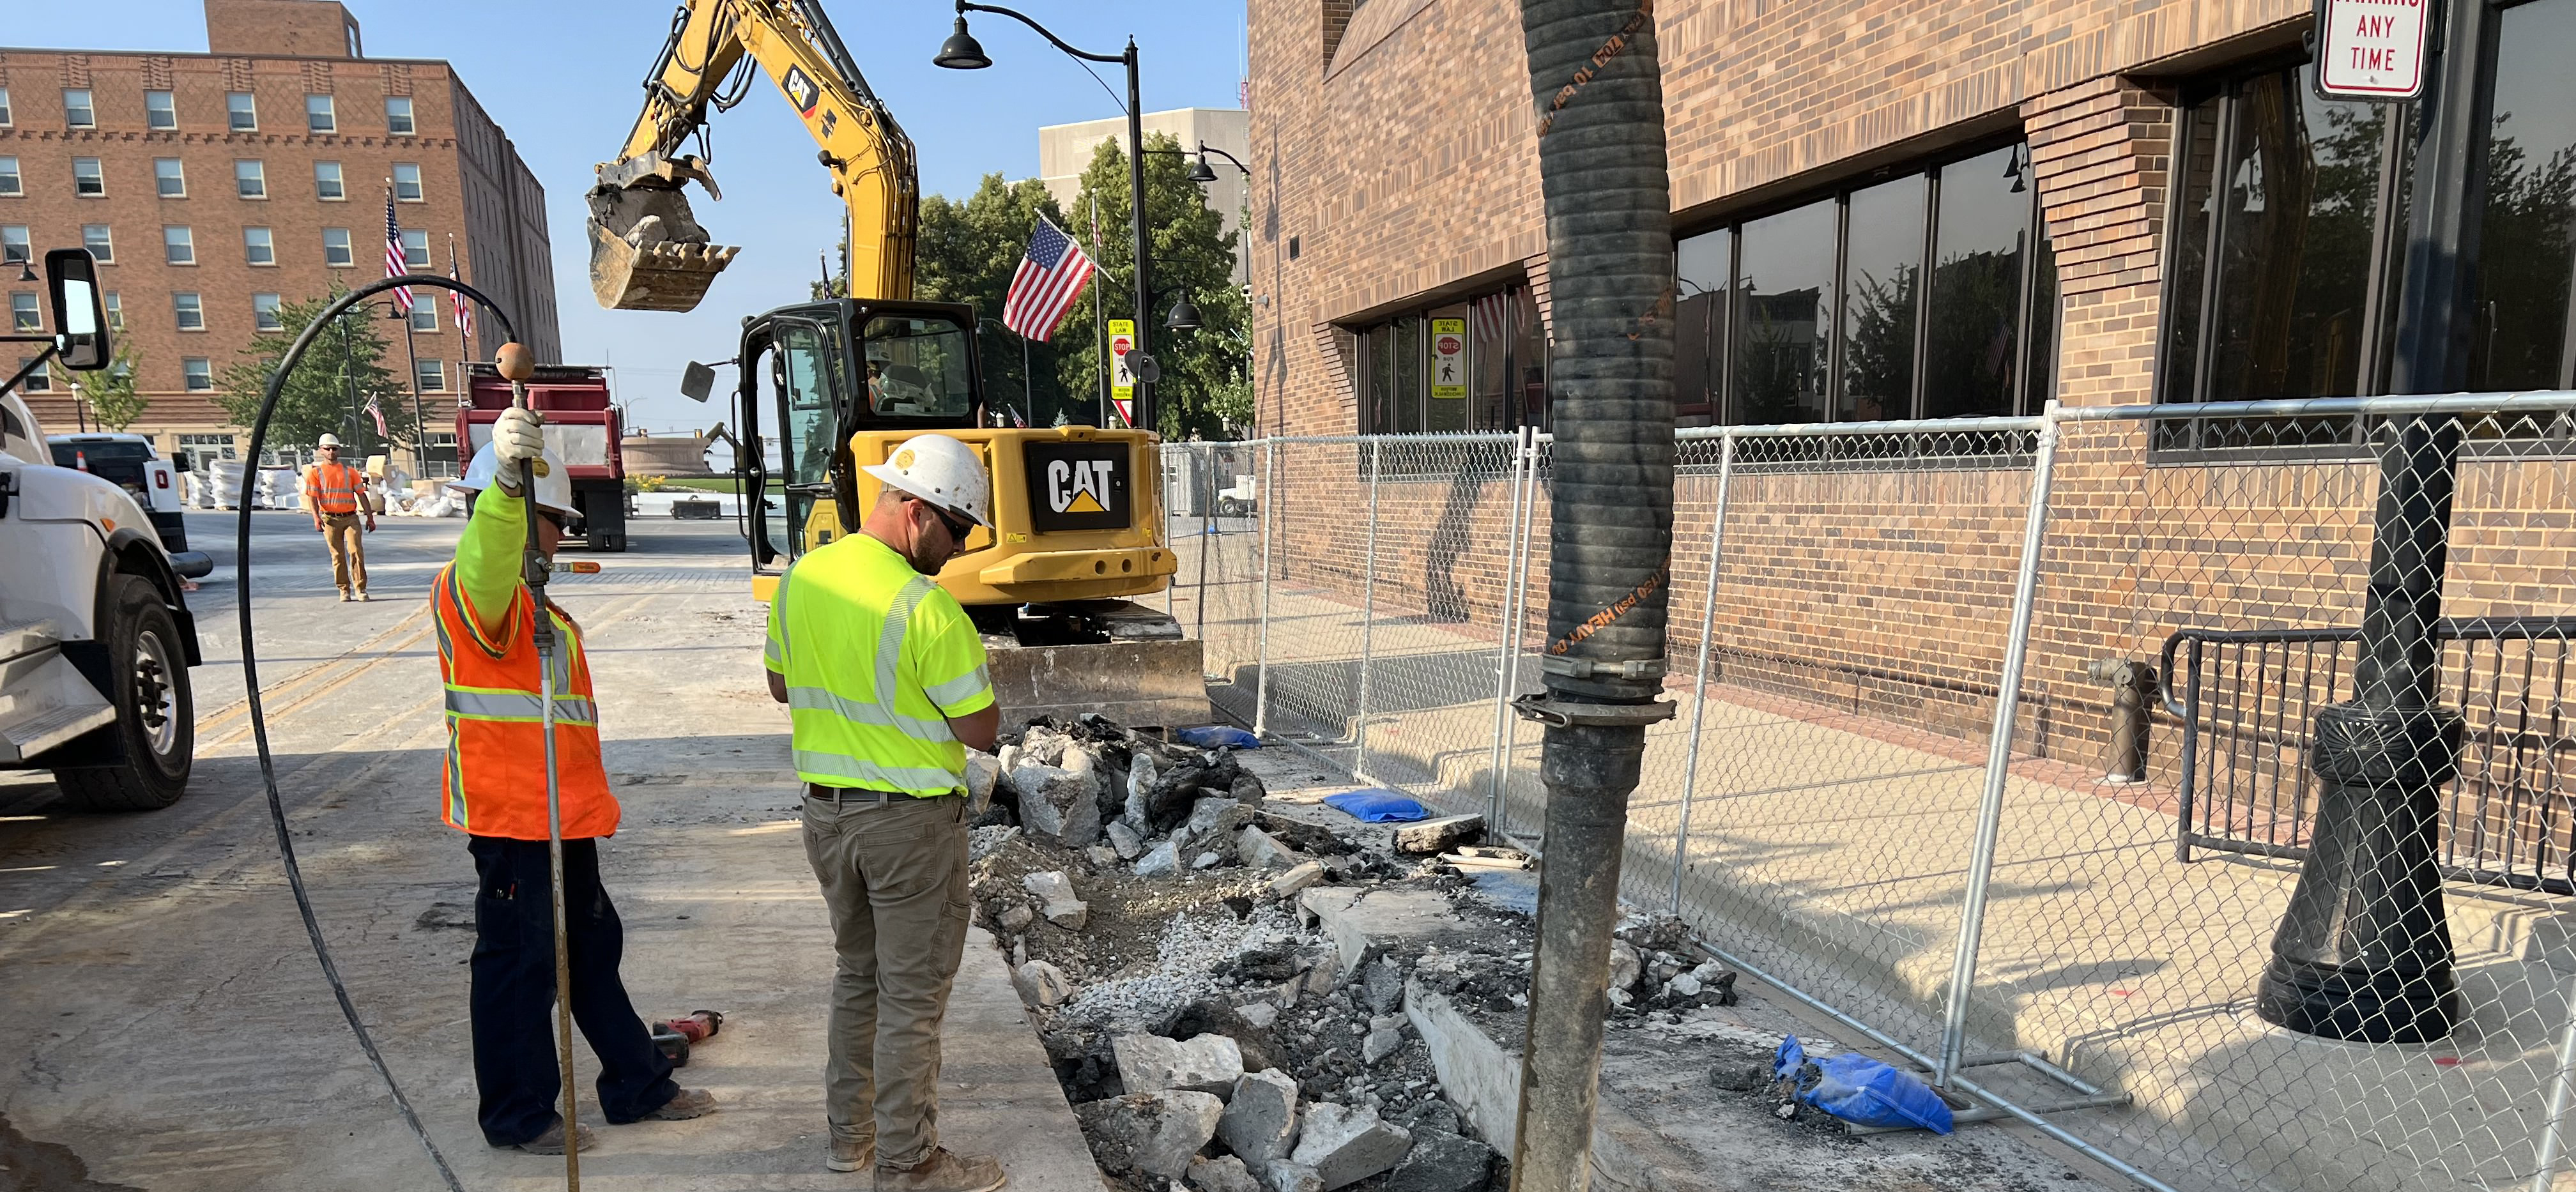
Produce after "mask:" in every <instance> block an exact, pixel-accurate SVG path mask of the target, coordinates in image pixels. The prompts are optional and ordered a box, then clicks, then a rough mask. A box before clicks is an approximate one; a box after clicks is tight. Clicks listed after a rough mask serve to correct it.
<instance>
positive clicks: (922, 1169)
mask: <svg viewBox="0 0 2576 1192" xmlns="http://www.w3.org/2000/svg"><path fill="white" fill-rule="evenodd" d="M1008 1178H1009V1177H1007V1176H1005V1175H1003V1174H1002V1161H1001V1160H999V1159H996V1158H994V1157H992V1156H991V1155H959V1154H954V1153H951V1152H950V1151H949V1149H948V1148H947V1147H935V1148H933V1149H932V1150H931V1152H930V1157H929V1158H927V1159H923V1160H922V1161H921V1162H919V1163H915V1164H913V1165H912V1166H911V1167H908V1168H905V1167H892V1166H888V1165H886V1164H882V1163H880V1164H878V1165H877V1184H876V1192H993V1190H994V1189H996V1188H999V1187H1001V1186H1002V1181H1004V1180H1005V1179H1008Z"/></svg>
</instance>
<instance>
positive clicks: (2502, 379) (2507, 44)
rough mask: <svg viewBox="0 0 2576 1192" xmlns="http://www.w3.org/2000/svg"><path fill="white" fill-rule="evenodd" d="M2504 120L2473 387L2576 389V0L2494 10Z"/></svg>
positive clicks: (2491, 160)
mask: <svg viewBox="0 0 2576 1192" xmlns="http://www.w3.org/2000/svg"><path fill="white" fill-rule="evenodd" d="M2496 16H2497V21H2498V32H2497V38H2496V69H2495V80H2496V83H2495V118H2494V123H2493V124H2492V125H2490V126H2489V127H2490V131H2489V133H2488V137H2489V139H2488V141H2487V211H2486V222H2485V227H2484V229H2483V234H2482V236H2481V238H2480V241H2481V243H2482V244H2483V245H2484V246H2485V249H2484V251H2483V252H2482V253H2481V255H2480V259H2479V261H2478V310H2477V322H2476V330H2475V334H2474V336H2473V338H2472V339H2471V340H2470V343H2469V388H2471V389H2472V390H2486V391H2500V390H2514V389H2561V388H2571V387H2576V367H2571V364H2576V362H2571V360H2570V357H2571V355H2576V353H2571V352H2570V351H2569V348H2570V344H2569V342H2568V335H2567V323H2568V293H2569V286H2570V278H2571V274H2576V253H2571V251H2570V242H2571V231H2570V225H2571V223H2576V86H2571V83H2570V80H2569V77H2568V74H2567V70H2566V66H2565V64H2564V59H2565V57H2566V54H2565V49H2566V47H2567V46H2569V45H2571V44H2576V0H2540V2H2539V3H2534V4H2523V5H2517V6H2515V7H2513V8H2508V9H2505V10H2504V11H2503V12H2500V13H2498V14H2496Z"/></svg>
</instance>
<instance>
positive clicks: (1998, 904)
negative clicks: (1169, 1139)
mask: <svg viewBox="0 0 2576 1192" xmlns="http://www.w3.org/2000/svg"><path fill="white" fill-rule="evenodd" d="M1184 562H1185V566H1187V565H1188V561H1187V560H1185V561H1184ZM1249 574H1250V575H1252V576H1255V577H1257V574H1258V572H1257V570H1255V571H1252V572H1250V573H1249ZM1247 592H1248V593H1249V595H1248V596H1247V595H1246V593H1247ZM1194 595H1195V594H1194V593H1190V592H1183V593H1180V594H1179V595H1178V596H1177V597H1176V601H1175V604H1176V611H1178V612H1179V614H1180V616H1181V619H1182V621H1183V623H1184V624H1194V623H1195V614H1196V611H1197V608H1196V603H1195V601H1194V600H1193V596H1194ZM1211 597H1212V599H1211V600H1210V603H1209V609H1208V620H1209V624H1208V629H1207V637H1208V639H1209V640H1210V642H1211V646H1210V660H1211V665H1210V670H1211V671H1212V672H1220V671H1229V669H1230V666H1229V663H1228V662H1225V661H1220V659H1221V658H1222V659H1225V660H1230V662H1231V665H1232V666H1240V667H1243V668H1245V669H1240V670H1232V671H1231V673H1232V674H1234V676H1235V677H1236V678H1237V679H1238V680H1240V681H1241V683H1242V684H1244V685H1245V686H1246V687H1247V688H1248V685H1249V683H1250V681H1251V679H1252V678H1253V675H1254V673H1255V672H1254V671H1253V670H1252V669H1250V663H1251V662H1252V661H1253V659H1254V658H1255V657H1257V654H1256V653H1255V650H1256V648H1257V645H1258V632H1259V626H1258V624H1257V622H1255V621H1253V620H1252V618H1257V616H1258V614H1259V608H1260V593H1259V586H1258V584H1257V582H1255V583H1250V584H1246V585H1242V586H1241V587H1240V588H1239V589H1214V590H1212V591H1211ZM1270 601H1271V620H1270V629H1269V637H1268V657H1269V661H1270V668H1269V669H1270V675H1271V691H1270V701H1271V702H1270V717H1271V721H1270V724H1271V728H1272V729H1273V730H1274V731H1278V732H1284V733H1291V734H1298V735H1302V736H1303V737H1305V738H1307V739H1309V740H1311V741H1314V742H1316V743H1317V748H1318V750H1319V751H1320V752H1322V753H1324V754H1325V755H1327V756H1328V757H1330V758H1332V759H1333V760H1335V761H1337V762H1340V763H1342V764H1344V765H1352V764H1359V765H1360V766H1361V767H1362V768H1363V769H1364V770H1365V772H1366V773H1367V774H1368V775H1370V776H1371V777H1372V778H1373V779H1375V780H1378V781H1384V782H1394V783H1397V784H1400V785H1403V786H1404V787H1406V788H1407V789H1409V790H1411V791H1413V792H1414V793H1416V794H1418V795H1422V796H1424V797H1425V798H1427V799H1429V800H1431V801H1433V802H1436V803H1440V804H1442V805H1444V806H1447V807H1450V808H1452V809H1455V810H1483V809H1484V805H1485V801H1486V799H1487V797H1488V795H1489V792H1490V791H1491V790H1492V789H1493V780H1494V775H1493V771H1492V766H1491V761H1490V757H1491V750H1492V741H1493V739H1494V726H1495V717H1494V709H1493V705H1492V703H1491V700H1492V698H1493V693H1494V690H1495V684H1496V679H1497V671H1496V656H1497V646H1496V643H1495V642H1494V640H1493V638H1492V635H1491V632H1490V630H1486V629H1484V628H1482V627H1471V626H1465V625H1442V624H1430V623H1425V622H1423V621H1421V620H1420V619H1418V618H1415V619H1407V618H1406V617H1405V616H1404V615H1403V610H1401V609H1394V608H1388V607H1384V606H1381V607H1379V608H1377V609H1376V610H1375V613H1376V617H1377V620H1376V623H1375V624H1374V625H1372V626H1369V627H1368V628H1367V636H1368V638H1369V654H1370V657H1371V658H1372V659H1373V660H1374V661H1373V663H1372V665H1371V667H1370V672H1371V673H1370V677H1369V680H1368V684H1367V692H1368V698H1367V700H1366V708H1367V711H1368V719H1367V721H1366V722H1365V725H1362V724H1360V723H1359V722H1357V720H1356V712H1357V709H1358V708H1359V707H1360V706H1361V701H1360V691H1361V684H1360V680H1359V678H1358V671H1359V667H1358V661H1359V658H1360V656H1361V639H1362V610H1361V609H1360V608H1359V607H1358V605H1357V603H1356V601H1353V600H1350V599H1348V598H1346V597H1344V596H1343V595H1342V594H1340V593H1330V592H1323V591H1316V590H1310V589H1304V588H1300V587H1297V586H1295V585H1291V584H1286V583H1281V584H1279V585H1277V586H1275V588H1274V589H1273V591H1272V592H1271V593H1270ZM1536 684H1537V673H1536V667H1535V665H1534V661H1533V660H1531V659H1528V658H1526V657H1525V659H1524V667H1523V673H1522V674H1521V676H1520V683H1519V685H1518V687H1517V689H1518V690H1531V689H1534V688H1535V686H1536ZM1236 696H1237V701H1238V702H1240V703H1241V704H1242V705H1243V710H1245V711H1247V712H1248V711H1249V708H1250V700H1251V693H1250V691H1249V690H1248V689H1246V690H1241V691H1238V692H1237V693H1236ZM1672 696H1673V698H1674V699H1675V701H1676V702H1677V703H1678V704H1679V705H1680V710H1681V714H1680V716H1679V717H1678V718H1677V719H1675V720H1673V721H1671V722H1667V723H1665V724H1662V725H1658V726H1655V727H1654V728H1653V729H1652V730H1650V732H1649V736H1648V748H1647V756H1646V761H1645V779H1644V782H1643V783H1642V784H1641V785H1640V787H1639V789H1638V791H1637V793H1636V796H1635V799H1634V801H1633V802H1632V803H1631V806H1630V822H1631V825H1632V829H1631V833H1630V836H1629V847H1628V855H1627V860H1626V864H1625V868H1624V872H1623V875H1622V890H1623V894H1624V895H1625V896H1626V897H1627V898H1628V899H1629V900H1630V901H1631V902H1632V903H1634V904H1636V905H1638V906H1640V907H1642V908H1645V909H1650V910H1665V909H1671V908H1672V907H1673V906H1674V901H1673V900H1674V891H1675V882H1674V875H1673V865H1674V859H1675V857H1676V856H1677V855H1678V856H1680V857H1682V858H1683V871H1682V874H1681V881H1680V883H1679V885H1680V900H1679V909H1680V910H1681V912H1682V913H1683V914H1684V916H1685V917H1686V918H1688V919H1689V920H1690V921H1691V922H1692V923H1694V924H1695V925H1697V926H1698V927H1699V928H1700V929H1701V930H1702V931H1703V932H1704V933H1705V934H1706V935H1707V937H1708V938H1709V939H1711V940H1712V941H1713V942H1715V943H1716V944H1718V945H1719V946H1721V947H1724V948H1727V949H1729V950H1732V951H1735V952H1737V953H1738V954H1740V955H1742V956H1743V957H1745V958H1746V959H1747V960H1748V961H1751V962H1752V963H1754V964H1757V965H1760V966H1762V967H1763V968H1765V969H1766V970H1768V971H1770V972H1772V973H1773V974H1774V975H1775V976H1778V977H1780V978H1782V979H1784V980H1786V981H1789V982H1790V983H1792V984H1795V985H1797V986H1799V987H1800V988H1803V989H1805V990H1806V991H1808V992H1809V993H1811V994H1814V995H1816V996H1818V997H1820V998H1822V999H1823V1000H1825V1001H1826V1002H1828V1003H1830V1004H1832V1005H1835V1006H1837V1007H1838V1008H1840V1009H1842V1010H1844V1011H1845V1012H1847V1013H1850V1014H1852V1015H1854V1016H1855V1017H1858V1018H1860V1019H1861V1020H1862V1021H1865V1022H1868V1023H1870V1024H1872V1025H1873V1026H1875V1027H1877V1028H1879V1029H1881V1030H1884V1031H1886V1032H1887V1033H1889V1034H1890V1035H1892V1036H1894V1037H1895V1038H1897V1039H1898V1040H1900V1041H1902V1042H1904V1043H1906V1044H1908V1045H1909V1046H1912V1047H1914V1048H1916V1049H1918V1050H1921V1051H1925V1052H1937V1050H1938V1043H1939V1023H1940V1016H1941V1014H1942V1011H1943V1009H1944V1007H1945V1006H1946V1004H1947V1001H1948V985H1949V977H1950V971H1951V966H1952V962H1953V958H1954V955H1955V950H1956V947H1957V943H1958V938H1959V930H1960V916H1961V907H1962V904H1963V901H1964V897H1965V891H1966V884H1967V872H1968V861H1969V855H1970V848H1971V844H1972V842H1973V839H1974V837H1975V833H1976V817H1977V807H1978V803H1979V799H1980V795H1981V793H1982V791H1983V788H1984V782H1985V766H1984V752H1985V746H1984V742H1983V741H1982V740H1981V739H1980V740H1974V741H1971V740H1962V739H1958V738H1952V737H1943V736H1937V735H1935V734H1932V733H1928V732H1923V731H1920V730H1915V729H1911V728H1907V727H1904V726H1900V725H1895V724H1891V723H1889V722H1886V721H1883V720H1875V719H1872V718H1869V717H1865V716H1861V715H1857V714H1855V713H1854V712H1853V711H1852V710H1850V709H1849V708H1847V707H1835V706H1827V705H1824V704H1821V703H1816V702H1810V701H1804V700H1799V699H1793V698H1786V697H1783V696H1780V695H1777V694H1772V693H1768V692H1763V691H1754V690H1747V689H1745V688H1742V687H1739V686H1734V685H1730V684H1725V683H1720V684H1717V685H1713V686H1711V687H1710V688H1709V689H1708V690H1707V692H1706V697H1705V699H1702V698H1699V697H1698V695H1697V694H1695V693H1694V692H1693V691H1692V690H1691V689H1690V686H1689V684H1688V681H1687V680H1686V679H1685V680H1682V681H1680V683H1679V685H1678V686H1677V687H1676V688H1675V690H1674V691H1673V692H1672ZM1228 706H1232V705H1231V704H1229V705H1228ZM1694 720H1696V723H1697V727H1698V730H1699V733H1700V738H1701V755H1700V759H1699V766H1698V771H1697V775H1696V781H1695V783H1693V784H1692V786H1693V789H1692V790H1690V792H1689V794H1688V798H1687V813H1688V819H1689V841H1688V845H1687V847H1684V848H1677V839H1676V838H1677V836H1678V834H1679V831H1680V826H1681V823H1682V820H1683V816H1684V813H1685V803H1686V800H1685V796H1684V774H1685V772H1686V769H1687V755H1688V749H1689V743H1690V739H1691V733H1692V729H1693V723H1694ZM1506 729H1507V731H1512V732H1514V733H1515V734H1516V737H1517V739H1516V740H1515V741H1514V743H1513V745H1512V747H1511V749H1510V750H1509V754H1508V756H1509V759H1510V764H1511V769H1510V771H1509V772H1508V774H1507V775H1506V779H1505V782H1504V787H1505V792H1506V793H1505V809H1506V822H1507V823H1508V824H1509V826H1510V827H1511V828H1512V829H1513V830H1514V831H1517V832H1521V833H1525V834H1528V833H1535V832H1536V831H1537V830H1538V829H1539V827H1540V826H1541V825H1542V823H1543V820H1544V801H1545V794H1544V791H1543V789H1542V788H1541V787H1540V785H1539V783H1538V781H1537V765H1538V741H1537V738H1538V734H1537V733H1536V732H1534V731H1530V730H1526V729H1521V728H1520V727H1519V726H1518V725H1517V723H1516V722H1515V723H1513V724H1510V725H1507V726H1506ZM1363 734H1364V735H1363ZM1363 744H1364V753H1363ZM2094 772H2095V771H2093V769H2092V768H2091V767H2089V766H2084V765H2077V764H2071V763H2068V762H2063V761H2052V760H2045V759H2028V758H2017V759H2015V762H2014V768H2013V774H2012V778H2011V780H2010V782H2009V783H2008V785H2007V787H2006V791H2005V800H2004V809H2003V816H2002V820H2001V825H2000V827H2001V834H2000V837H1999V845H1998V849H1997V853H1996V863H1995V870H1994V881H1993V885H1992V888H1991V895H1990V897H1991V901H1990V903H1989V907H1988V911H1987V915H1986V919H1985V928H1984V933H1983V940H1982V946H1981V948H1980V951H1979V958H1978V964H1977V969H1976V972H1977V978H1976V984H1975V986H1974V993H1973V996H1972V997H1971V999H1970V1002H1969V1017H1968V1023H1969V1030H1970V1034H1971V1047H1970V1050H1971V1051H1976V1050H1982V1049H2006V1048H2026V1049H2030V1050H2034V1051H2038V1052H2041V1053H2043V1054H2045V1055H2047V1056H2048V1057H2049V1058H2051V1059H2053V1060H2056V1061H2057V1062H2060V1063H2062V1064H2065V1065H2067V1066H2069V1067H2071V1068H2073V1069H2074V1070H2075V1071H2076V1072H2077V1073H2079V1074H2080V1075H2083V1076H2085V1077H2086V1078H2088V1079H2091V1080H2093V1081H2096V1082H2097V1083H2102V1084H2105V1085H2108V1086H2111V1087H2114V1088H2116V1089H2118V1090H2120V1091H2125V1092H2128V1093H2130V1094H2131V1095H2133V1096H2134V1097H2135V1098H2136V1103H2135V1104H2134V1105H2133V1106H2132V1107H2129V1108H2126V1109H2118V1110H2097V1111H2087V1112H2083V1113H2075V1114H2066V1115H2061V1116H2060V1117H2059V1118H2058V1119H2057V1120H2059V1121H2060V1123H2061V1124H2063V1125H2065V1126H2067V1127H2068V1128H2070V1129H2073V1130H2075V1131H2077V1132H2078V1133H2079V1134H2082V1135H2084V1136H2086V1137H2088V1138H2093V1139H2096V1140H2097V1141H2101V1142H2104V1143H2106V1144H2107V1145H2108V1146H2109V1147H2110V1149H2112V1150H2113V1151H2114V1153H2117V1154H2120V1155H2121V1156H2123V1157H2124V1158H2127V1159H2129V1160H2130V1161H2132V1162H2135V1163H2138V1164H2139V1165H2141V1166H2142V1167H2144V1168H2145V1169H2146V1170H2148V1171H2149V1172H2151V1173H2153V1174H2155V1175H2157V1176H2159V1177H2160V1178H2163V1179H2166V1180H2168V1181H2170V1182H2172V1183H2174V1184H2176V1185H2177V1186H2181V1187H2189V1188H2231V1189H2232V1188H2280V1189H2317V1190H2320V1192H2323V1190H2326V1189H2336V1190H2341V1189H2385V1190H2387V1192H2397V1190H2399V1189H2407V1190H2413V1189H2431V1188H2494V1187H2502V1186H2507V1185H2516V1184H2518V1183H2519V1182H2520V1181H2527V1180H2528V1179H2529V1178H2530V1173H2531V1171H2532V1169H2533V1167H2534V1164H2535V1162H2536V1155H2535V1147H2536V1144H2537V1136H2538V1132H2539V1129H2540V1126H2541V1122H2542V1119H2543V1118H2544V1117H2545V1112H2544V1111H2545V1108H2546V1105H2547V1102H2548V1096H2549V1086H2550V1083H2551V1081H2552V1080H2553V1078H2554V1076H2555V1073H2556V1062H2555V1059H2554V1054H2555V1049H2556V1047H2557V1045H2558V1041H2559V1038H2560V1033H2561V1031H2562V1030H2564V1029H2565V1027H2566V1024H2567V1021H2568V1015H2569V1009H2570V993H2569V987H2570V983H2571V980H2576V977H2571V974H2576V947H2571V946H2570V943H2569V937H2570V935H2571V932H2570V930H2569V926H2568V925H2569V923H2570V919H2569V917H2568V911H2569V909H2570V900H2567V899H2562V898H2555V897H2548V896H2540V895H2517V894H2512V893H2509V892H2507V893H2501V894H2499V893H2491V892H2473V891H2467V890H2463V889H2461V888H2458V887H2452V888H2451V889H2450V890H2449V891H2448V894H2447V903H2448V922H2449V926H2450V931H2451V934H2452V937H2453V939H2454V941H2455V944H2456V947H2457V951H2458V966H2459V981H2460V986H2461V1000H2462V1005H2463V1007H2464V1017H2465V1022H2464V1023H2463V1025H2462V1027H2461V1028H2460V1029H2459V1030H2458V1031H2457V1032H2455V1034H2454V1035H2453V1037H2452V1038H2451V1039H2449V1040H2446V1041H2444V1042H2443V1043H2439V1044H2431V1045H2424V1046H2412V1047H2399V1046H2382V1047H2371V1046H2364V1045H2357V1044H2348V1043H2339V1042H2330V1041H2325V1040H2320V1039H2316V1038H2312V1037H2308V1036H2302V1035H2297V1034H2292V1033H2289V1032H2285V1031H2281V1030H2279V1029H2277V1028H2274V1027H2272V1026H2270V1025H2269V1024H2267V1023H2265V1022H2263V1021H2262V1020H2261V1019H2259V1018H2257V1017H2256V1016H2255V1015H2254V1014H2253V1011H2252V999H2253V994H2254V990H2255V988H2256V985H2257V983H2258V980H2259V977H2260V974H2261V970H2262V967H2263V965H2264V964H2265V963H2266V962H2267V961H2268V960H2269V956H2270V953H2269V945H2270V940H2271V937H2272V934H2273V932H2274V929H2275V928H2276V927H2277V926H2278V924H2279V922H2280V916H2281V912H2282V910H2283V908H2284V906H2285V905H2286V902H2287V900H2288V897H2289V892H2290V889H2291V887H2292V885H2293V884H2294V883H2295V881H2296V877H2297V873H2296V869H2295V867H2294V866H2288V865H2284V864H2281V863H2277V862H2272V861H2267V860H2263V859H2260V858H2251V857H2233V856H2228V855H2225V854H2216V853H2210V852H2207V851H2203V852H2201V853H2200V854H2199V857H2200V859H2198V860H2196V861H2195V862H2194V863H2191V864H2184V863H2181V862H2178V861H2177V860H2176V859H2175V855H2174V838H2175V822H2174V816H2173V813H2172V811H2171V806H2172V803H2171V800H2172V797H2173V792H2171V791H2169V790H2163V789H2159V788H2153V787H2120V786H2105V785H2100V784H2097V783H2096V782H2094V781H2093V774H2094ZM2001 1083H2004V1084H2006V1085H2008V1086H2010V1087H2011V1088H2012V1089H2013V1091H2015V1092H2016V1093H2018V1094H2020V1095H2021V1097H2022V1098H2023V1099H2024V1100H2025V1102H2026V1103H2031V1102H2040V1101H2045V1100H2047V1099H2048V1098H2049V1097H2051V1096H2052V1095H2058V1094H2056V1093H2054V1092H2053V1091H2052V1090H2051V1089H2050V1088H2048V1087H2045V1086H2040V1085H2036V1084H2033V1083H2030V1082H2025V1081H2022V1080H2020V1079H2019V1078H2017V1077H2016V1078H2009V1079H2007V1080H2005V1081H2002V1082H2001ZM2319 1156H2326V1157H2327V1158H2326V1159H2324V1160H2323V1161H2320V1160H2319Z"/></svg>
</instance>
